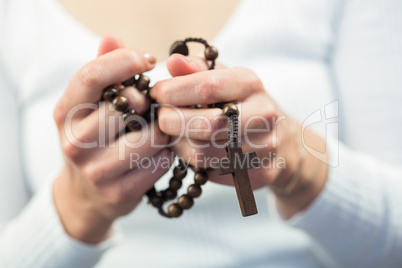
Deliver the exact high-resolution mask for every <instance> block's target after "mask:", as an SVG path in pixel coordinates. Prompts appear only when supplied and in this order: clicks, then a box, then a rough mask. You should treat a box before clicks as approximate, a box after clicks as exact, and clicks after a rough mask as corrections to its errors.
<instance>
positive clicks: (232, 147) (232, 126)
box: [219, 104, 259, 217]
mask: <svg viewBox="0 0 402 268" xmlns="http://www.w3.org/2000/svg"><path fill="white" fill-rule="evenodd" d="M227 106H229V107H227ZM230 106H231V107H230ZM223 110H224V114H225V115H227V116H228V119H229V142H228V144H227V147H226V151H227V158H223V159H221V160H220V162H219V175H226V174H229V173H231V174H232V177H233V182H234V185H235V188H236V193H237V199H239V204H240V208H241V212H242V214H243V217H246V216H251V215H254V214H257V213H258V211H257V206H256V204H255V199H254V194H253V189H252V188H251V183H250V179H249V177H248V171H247V170H248V169H250V168H255V167H258V166H259V159H258V158H257V155H256V153H255V152H252V153H247V154H243V151H242V149H241V143H240V141H239V140H238V136H237V135H238V122H237V120H238V118H237V116H238V110H237V107H236V106H235V105H234V104H228V105H226V106H225V108H224V109H223ZM233 110H234V111H233Z"/></svg>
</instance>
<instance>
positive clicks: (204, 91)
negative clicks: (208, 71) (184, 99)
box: [197, 75, 220, 103]
mask: <svg viewBox="0 0 402 268" xmlns="http://www.w3.org/2000/svg"><path fill="white" fill-rule="evenodd" d="M219 88H220V82H219V80H218V79H217V78H216V77H215V76H214V75H210V76H208V78H207V79H204V80H203V82H201V84H200V85H199V87H198V88H197V95H198V97H199V98H200V99H201V100H202V101H203V102H206V103H209V102H210V101H211V100H213V99H214V97H215V95H216V94H217V93H218V91H219Z"/></svg>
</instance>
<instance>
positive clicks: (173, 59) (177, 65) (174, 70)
mask: <svg viewBox="0 0 402 268" xmlns="http://www.w3.org/2000/svg"><path fill="white" fill-rule="evenodd" d="M210 64H211V63H210V62H209V61H207V60H206V59H205V58H201V57H192V56H183V55H181V54H172V55H171V56H170V57H169V58H168V59H167V61H166V66H167V68H168V70H169V72H170V74H171V75H172V76H173V77H175V76H182V75H188V74H193V73H198V72H202V71H207V70H208V69H209V66H210ZM225 68H226V67H225V66H224V65H223V64H221V63H219V62H216V66H215V69H225Z"/></svg>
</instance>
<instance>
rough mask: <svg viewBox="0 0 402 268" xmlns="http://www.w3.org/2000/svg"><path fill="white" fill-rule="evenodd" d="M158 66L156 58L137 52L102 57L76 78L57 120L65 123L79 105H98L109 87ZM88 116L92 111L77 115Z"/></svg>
mask: <svg viewBox="0 0 402 268" xmlns="http://www.w3.org/2000/svg"><path fill="white" fill-rule="evenodd" d="M154 65H155V58H153V57H152V56H149V54H148V56H147V54H145V53H143V52H140V51H138V50H133V49H125V48H121V49H117V50H114V51H112V52H110V53H108V54H105V55H103V56H100V57H99V58H97V59H96V60H94V61H92V62H90V63H88V64H87V65H85V66H84V67H83V68H82V69H81V70H80V71H79V72H78V73H77V74H76V75H74V77H73V78H72V80H71V82H70V84H69V86H68V88H67V90H66V92H65V93H64V96H63V97H62V99H61V100H60V102H59V104H58V105H57V108H56V109H57V110H58V111H55V112H57V114H58V116H57V118H62V119H63V118H64V117H65V115H66V114H67V113H68V111H69V110H70V109H72V108H73V107H74V106H76V105H78V104H82V103H97V102H98V101H99V100H100V99H101V95H102V91H103V89H104V88H105V87H107V86H109V85H112V84H116V83H119V82H121V81H125V80H127V79H128V78H130V77H132V76H134V75H135V74H140V73H143V72H146V71H149V70H151V69H152V68H153V67H154ZM88 113H89V112H88V110H86V109H81V110H79V111H77V112H76V114H75V115H76V116H78V117H82V116H85V115H86V114H88ZM55 117H56V116H55ZM57 118H56V120H57Z"/></svg>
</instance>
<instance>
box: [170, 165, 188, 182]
mask: <svg viewBox="0 0 402 268" xmlns="http://www.w3.org/2000/svg"><path fill="white" fill-rule="evenodd" d="M186 175H187V169H186V168H182V167H175V168H174V169H173V176H174V177H175V178H176V179H179V180H182V179H184V178H185V177H186Z"/></svg>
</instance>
